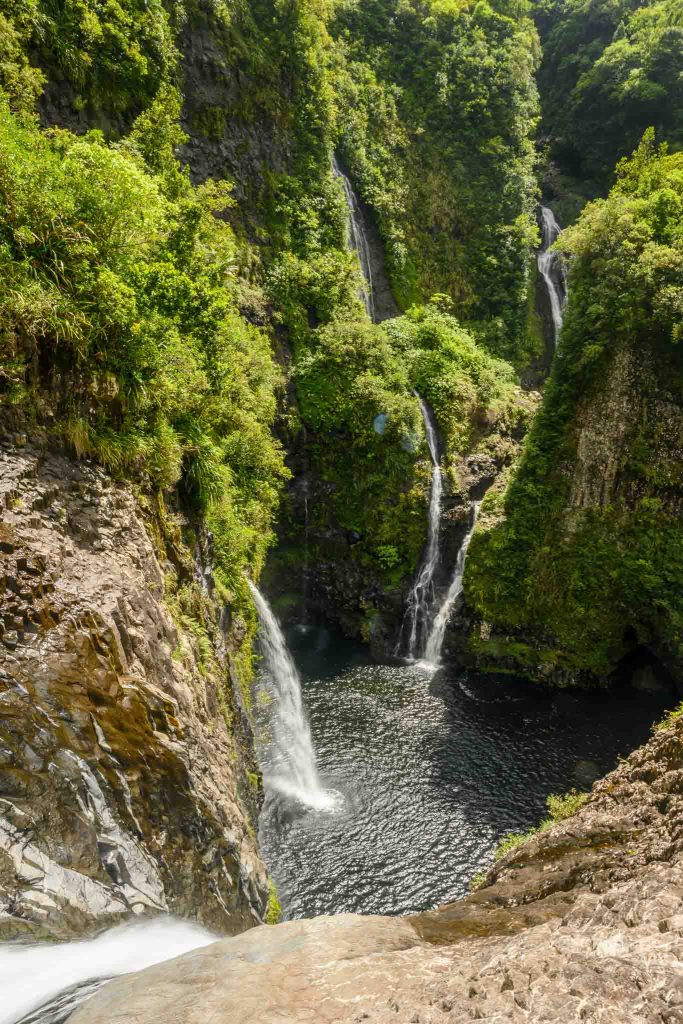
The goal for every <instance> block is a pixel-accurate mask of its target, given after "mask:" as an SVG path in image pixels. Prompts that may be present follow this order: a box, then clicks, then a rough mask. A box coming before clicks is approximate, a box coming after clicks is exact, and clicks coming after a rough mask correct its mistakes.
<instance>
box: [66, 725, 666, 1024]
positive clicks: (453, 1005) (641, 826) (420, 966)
mask: <svg viewBox="0 0 683 1024" xmlns="http://www.w3.org/2000/svg"><path fill="white" fill-rule="evenodd" d="M682 854H683V721H682V720H680V719H679V720H678V721H676V722H674V723H673V725H671V726H670V727H668V728H666V729H663V730H661V731H659V732H657V733H656V734H655V736H654V738H653V739H652V740H651V741H650V742H649V743H648V744H646V745H645V746H644V747H643V748H641V749H640V750H638V751H636V752H635V753H634V754H633V755H632V756H631V757H630V758H629V759H628V760H627V761H625V762H623V763H622V764H621V765H620V766H619V768H618V769H617V770H616V771H614V772H613V773H612V774H611V775H609V776H607V778H606V779H604V780H602V781H601V782H599V783H597V784H596V785H595V786H594V788H593V791H592V794H591V796H590V798H589V800H588V802H587V804H586V805H584V807H583V808H581V809H580V810H579V812H578V813H577V814H575V815H574V816H573V817H571V818H569V819H567V820H565V821H564V822H561V823H559V824H557V825H555V826H554V827H552V828H551V829H549V830H547V831H544V832H541V833H539V834H538V835H537V836H536V837H534V838H532V839H530V840H528V841H527V842H526V843H525V844H523V845H522V846H520V847H518V848H517V849H516V850H514V851H512V852H511V853H509V854H507V856H505V857H504V858H502V859H501V860H500V861H499V862H498V863H497V864H496V866H495V867H494V868H493V869H492V870H491V871H490V872H489V875H488V877H487V878H486V879H485V880H484V887H483V888H480V889H479V890H478V891H476V892H474V893H473V894H472V895H470V896H468V897H467V898H465V899H463V900H460V901H459V902H457V903H453V904H450V905H448V906H445V907H441V908H439V909H438V910H434V911H430V912H427V913H423V914H420V915H418V916H416V917H412V918H403V919H397V918H383V917H358V916H354V915H340V916H339V917H334V918H330V917H323V918H317V919H314V920H312V921H294V922H290V923H287V924H282V925H277V926H276V927H274V928H268V927H263V928H259V929H256V930H254V931H251V932H250V933H248V934H247V935H244V936H238V937H237V938H232V939H227V940H224V941H222V942H219V943H216V944H214V945H211V946H208V947H206V948H204V949H201V950H199V951H197V952H194V953H190V954H188V955H186V956H183V957H181V958H179V959H178V960H175V961H171V962H168V963H166V964H162V965H160V966H157V967H153V968H150V969H149V970H147V971H143V972H141V973H139V974H137V975H132V976H129V977H127V978H122V979H120V980H117V981H114V982H111V983H110V984H108V985H106V986H105V987H104V988H103V989H102V990H101V991H100V992H99V993H98V994H97V995H95V996H94V997H93V998H92V999H91V1000H90V1001H89V1002H87V1003H86V1004H85V1005H84V1006H83V1007H82V1008H81V1009H80V1010H78V1011H77V1012H76V1013H75V1015H74V1016H73V1017H72V1018H71V1022H70V1024H105V1022H106V1024H124V1022H129V1021H132V1020H134V1021H136V1024H162V1022H163V1024H181V1022H182V1024H200V1022H202V1024H203V1022H205V1021H206V1020H209V1019H212V1020H213V1019H216V1020H220V1021H221V1022H222V1024H257V1022H258V1024H274V1022H275V1021H290V1022H304V1021H313V1020H314V1021H316V1022H328V1021H329V1022H332V1021H336V1022H347V1024H358V1022H361V1021H368V1022H369V1024H389V1022H391V1024H395V1022H397V1021H400V1022H406V1024H407V1022H417V1024H453V1022H455V1021H458V1022H460V1021H462V1022H464V1021H470V1020H487V1021H492V1022H498V1024H502V1022H504V1021H505V1022H507V1021H511V1022H516V1024H517V1022H519V1024H521V1022H539V1024H540V1022H547V1024H551V1022H552V1024H564V1022H567V1024H568V1022H570V1021H571V1022H574V1021H589V1022H590V1021H595V1022H597V1021H600V1022H601V1024H661V1022H667V1024H676V1022H680V1021H682V1020H683V985H682V982H681V966H680V964H681V958H682V957H683V915H681V912H680V907H681V898H682V897H683V863H682V860H681V857H682Z"/></svg>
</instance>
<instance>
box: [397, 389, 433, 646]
mask: <svg viewBox="0 0 683 1024" xmlns="http://www.w3.org/2000/svg"><path fill="white" fill-rule="evenodd" d="M416 397H417V399H418V401H419V403H420V409H421V411H422V419H423V420H424V425H425V431H426V433H427V444H428V445H429V454H430V456H431V459H432V482H431V486H430V492H429V529H428V534H427V549H426V551H425V555H424V559H423V561H422V565H421V566H420V571H419V572H418V574H417V577H416V578H415V582H414V584H413V587H412V590H411V591H410V594H409V596H408V604H407V606H406V614H405V620H404V627H403V633H404V635H405V632H407V633H408V641H407V645H406V648H407V652H408V655H409V657H410V658H416V657H417V655H418V652H419V651H420V649H421V647H422V644H423V642H424V638H425V636H426V633H427V628H428V625H429V615H430V612H431V608H432V604H433V601H434V574H435V573H436V570H437V568H438V565H439V526H440V520H441V496H442V493H443V477H442V475H441V467H440V466H439V448H438V444H437V437H436V425H435V423H434V418H433V416H432V413H431V410H430V409H429V408H428V406H427V405H426V403H425V402H423V400H422V399H421V398H420V396H419V395H418V394H417V393H416ZM399 643H400V642H399Z"/></svg>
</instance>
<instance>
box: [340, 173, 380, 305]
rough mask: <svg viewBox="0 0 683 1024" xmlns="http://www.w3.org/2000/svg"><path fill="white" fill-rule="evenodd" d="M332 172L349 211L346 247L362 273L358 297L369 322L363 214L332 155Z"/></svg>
mask: <svg viewBox="0 0 683 1024" xmlns="http://www.w3.org/2000/svg"><path fill="white" fill-rule="evenodd" d="M332 171H333V173H334V175H335V177H337V178H340V179H341V182H342V184H343V186H344V195H345V196H346V205H347V207H348V209H349V234H348V239H347V242H348V245H349V247H350V248H352V249H355V251H356V252H357V254H358V260H359V262H360V268H361V270H362V272H363V288H362V291H361V295H360V297H361V298H362V300H363V302H364V303H365V310H366V312H367V314H368V316H369V317H370V319H371V320H374V319H375V302H374V298H373V290H372V259H371V257H370V245H369V243H368V238H367V233H366V231H365V224H364V222H363V213H362V210H361V208H360V203H359V202H358V197H357V195H356V193H355V192H354V191H353V188H352V187H351V182H350V181H349V179H348V178H347V177H346V175H345V174H344V172H343V171H342V169H341V167H340V166H339V163H338V162H337V157H336V156H335V155H334V154H333V155H332Z"/></svg>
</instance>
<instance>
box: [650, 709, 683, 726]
mask: <svg viewBox="0 0 683 1024" xmlns="http://www.w3.org/2000/svg"><path fill="white" fill-rule="evenodd" d="M680 718H683V703H681V704H679V705H678V706H677V707H675V708H673V709H672V710H671V711H668V712H667V713H666V715H664V718H663V719H662V720H661V722H657V724H656V725H655V729H668V728H669V726H671V725H674V724H675V723H676V722H677V721H678V720H679V719H680Z"/></svg>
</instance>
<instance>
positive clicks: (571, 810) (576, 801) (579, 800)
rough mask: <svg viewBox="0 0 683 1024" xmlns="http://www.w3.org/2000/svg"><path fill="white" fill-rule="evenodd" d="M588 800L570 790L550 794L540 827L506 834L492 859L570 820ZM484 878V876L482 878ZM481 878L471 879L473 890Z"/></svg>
mask: <svg viewBox="0 0 683 1024" xmlns="http://www.w3.org/2000/svg"><path fill="white" fill-rule="evenodd" d="M587 800H588V793H580V792H579V791H578V790H576V789H570V790H569V792H568V793H551V794H550V795H549V796H548V798H547V799H546V807H547V808H548V817H547V818H544V819H543V821H542V822H541V824H540V825H537V826H536V827H535V828H530V829H529V831H528V832H508V833H507V835H504V836H503V838H502V839H501V840H500V842H499V843H498V846H497V847H496V849H495V852H494V855H493V858H494V860H500V859H501V858H502V857H504V856H505V855H506V854H507V853H510V851H511V850H516V849H517V848H518V847H519V846H523V845H524V844H525V843H526V842H527V841H528V840H529V839H533V837H534V836H536V835H538V833H539V832H547V831H548V829H549V828H552V827H553V825H556V824H557V823H558V822H559V821H566V820H567V818H571V817H572V816H573V815H574V814H576V813H577V811H580V810H581V808H582V807H583V805H584V804H585V803H586V801H587ZM485 877H486V876H485V875H484V876H483V878H485ZM483 878H481V877H480V878H479V879H478V881H477V879H472V882H473V883H474V888H477V887H478V885H480V884H481V882H482V881H483Z"/></svg>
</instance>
